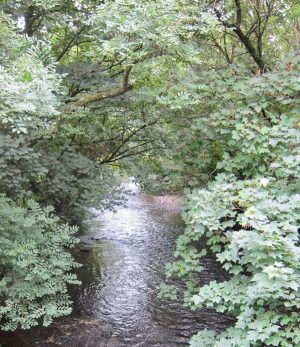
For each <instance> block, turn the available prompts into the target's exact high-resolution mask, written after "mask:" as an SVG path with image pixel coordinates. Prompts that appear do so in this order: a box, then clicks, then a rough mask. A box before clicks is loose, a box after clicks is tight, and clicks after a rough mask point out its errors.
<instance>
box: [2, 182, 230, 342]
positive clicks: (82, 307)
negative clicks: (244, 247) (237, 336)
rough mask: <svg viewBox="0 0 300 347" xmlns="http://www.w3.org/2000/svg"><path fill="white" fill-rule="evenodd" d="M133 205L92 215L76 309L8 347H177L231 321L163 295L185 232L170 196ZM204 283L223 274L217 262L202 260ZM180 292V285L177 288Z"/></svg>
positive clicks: (80, 256)
mask: <svg viewBox="0 0 300 347" xmlns="http://www.w3.org/2000/svg"><path fill="white" fill-rule="evenodd" d="M127 188H131V189H132V190H133V191H134V192H135V194H136V195H134V196H128V202H127V207H124V206H121V207H118V208H117V211H116V213H114V212H109V211H107V212H101V211H97V209H94V210H93V213H94V216H93V218H91V219H90V220H87V221H86V223H85V224H86V228H85V230H86V231H85V233H84V234H83V235H82V236H81V245H80V249H79V250H78V251H77V252H75V257H76V259H77V260H78V261H79V262H81V263H82V264H83V265H84V266H83V267H82V268H81V269H79V270H78V276H79V278H80V280H81V281H82V282H83V284H82V286H80V287H78V288H77V289H76V290H73V294H72V296H73V299H74V312H73V314H72V316H71V317H67V318H62V319H59V320H58V321H57V322H56V323H55V324H54V325H53V326H52V327H51V328H36V329H31V330H30V331H28V332H22V333H12V334H9V335H5V336H1V340H0V341H1V343H2V346H6V347H18V346H66V347H67V346H72V347H75V346H76V347H88V346H90V347H102V346H103V347H104V346H106V347H128V346H130V347H152V346H153V347H154V346H163V347H176V346H186V345H188V341H189V339H190V337H191V335H192V334H194V333H195V332H197V331H199V330H200V329H204V328H208V329H214V330H218V331H219V330H222V329H224V328H225V327H226V326H227V325H228V323H229V322H230V319H229V318H227V317H226V316H222V315H219V314H216V313H215V312H214V311H213V310H201V311H198V312H191V311H190V310H188V309H185V308H183V306H182V301H181V300H180V299H178V300H176V301H169V300H165V299H159V298H158V296H157V295H158V292H159V286H160V283H161V282H162V281H163V280H164V268H165V264H166V263H167V262H168V261H171V260H172V259H173V257H172V254H173V252H174V249H175V241H176V238H177V236H178V235H179V234H180V233H181V232H182V230H183V227H184V226H183V222H182V220H181V218H180V213H179V210H178V208H176V204H174V201H173V199H174V198H172V197H169V198H167V199H166V198H161V199H160V198H157V197H154V196H150V195H145V194H142V193H140V192H139V190H138V188H137V187H136V186H135V185H134V184H130V185H129V186H128V187H127ZM204 264H205V271H204V274H203V275H202V277H203V281H204V282H207V281H208V280H211V279H219V280H222V279H224V278H225V277H224V276H225V274H224V272H223V271H221V269H220V268H219V267H218V266H217V264H216V262H214V260H213V259H211V258H209V257H208V258H206V259H205V260H204ZM178 285H179V287H180V286H181V284H180V283H178Z"/></svg>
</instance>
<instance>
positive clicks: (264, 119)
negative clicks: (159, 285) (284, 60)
mask: <svg viewBox="0 0 300 347" xmlns="http://www.w3.org/2000/svg"><path fill="white" fill-rule="evenodd" d="M297 63H298V62H297V61H296V64H297ZM296 64H295V68H294V69H293V70H292V71H287V70H286V69H284V68H283V69H281V70H279V71H277V72H273V73H267V74H265V75H263V76H259V77H252V78H242V79H241V80H240V81H238V80H239V78H240V77H238V78H237V77H236V76H231V77H227V80H225V82H224V86H222V88H224V89H223V91H224V92H223V93H222V94H219V95H218V100H219V103H220V106H221V107H222V108H220V109H216V110H215V112H214V113H212V114H211V115H210V117H211V118H210V122H211V124H213V126H214V129H215V130H214V131H215V132H216V134H218V133H226V136H227V138H228V151H225V153H224V156H223V160H221V161H220V162H219V163H218V165H217V168H218V172H219V174H218V175H217V176H216V178H215V180H214V181H213V182H211V183H210V184H209V185H208V186H207V188H205V189H200V190H194V191H192V193H191V194H190V195H189V196H188V199H187V202H186V211H185V213H184V219H185V221H186V223H187V228H186V231H185V233H184V235H182V236H181V237H180V238H179V240H178V243H177V251H176V256H178V257H179V260H178V261H177V262H175V263H173V264H170V265H169V266H168V274H169V275H173V274H177V275H179V276H181V277H182V276H185V277H186V278H187V282H188V283H195V281H197V275H196V273H197V272H201V271H202V268H201V266H200V264H201V256H202V255H201V252H202V251H203V250H199V249H197V247H195V241H197V240H200V239H201V240H203V237H204V236H205V237H206V239H207V242H206V247H207V248H210V250H212V251H213V252H214V253H215V254H216V258H217V260H218V261H219V262H220V264H221V265H222V266H223V268H225V269H226V270H227V271H228V272H229V274H230V275H231V277H230V279H229V280H227V281H225V282H221V283H217V282H216V281H211V282H210V283H208V284H206V285H204V286H201V285H200V284H198V286H197V285H196V286H195V285H193V286H188V287H187V288H188V289H187V293H186V300H187V302H188V304H189V305H190V306H191V307H192V308H194V309H197V308H201V307H212V308H215V309H216V310H217V311H218V312H227V313H230V314H232V315H233V316H235V317H236V323H235V325H234V326H232V327H231V328H229V329H227V330H225V331H224V332H222V333H220V334H216V333H214V332H210V331H201V332H199V333H198V335H196V336H194V338H193V339H192V342H191V346H193V347H200V346H201V347H203V346H210V347H212V346H236V347H241V346H242V347H248V346H249V347H250V346H285V347H292V346H293V347H294V346H300V330H299V323H300V318H299V314H298V313H299V308H300V295H299V288H300V275H299V270H300V267H299V260H300V259H299V254H300V249H299V233H298V225H299V210H300V195H299V178H300V151H299V147H298V144H299V140H300V131H299V123H298V120H299V118H298V112H299V79H298V78H297V74H298V69H299V65H296ZM233 82H234V83H233ZM221 84H222V83H221ZM226 84H227V86H228V85H229V86H233V85H234V87H233V88H228V87H226ZM182 269H183V270H182Z"/></svg>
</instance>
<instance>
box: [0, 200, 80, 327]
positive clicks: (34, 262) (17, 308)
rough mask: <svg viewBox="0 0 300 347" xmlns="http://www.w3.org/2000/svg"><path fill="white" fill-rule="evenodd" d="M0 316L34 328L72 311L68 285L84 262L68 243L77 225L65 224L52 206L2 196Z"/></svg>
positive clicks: (4, 324)
mask: <svg viewBox="0 0 300 347" xmlns="http://www.w3.org/2000/svg"><path fill="white" fill-rule="evenodd" d="M0 206H1V208H0V273H1V275H0V276H1V277H0V295H1V306H0V320H1V322H2V324H1V327H2V329H4V330H15V329H17V328H19V327H20V328H22V329H28V328H30V327H31V326H34V325H37V324H38V323H39V322H40V321H42V323H43V325H44V326H47V325H49V324H50V323H51V322H52V320H53V319H54V318H56V317H60V316H63V315H66V314H69V313H70V312H71V301H70V298H69V295H68V292H67V285H68V284H78V283H79V281H78V280H77V279H76V275H75V274H73V273H72V272H71V271H72V269H74V268H76V267H78V266H79V264H77V263H76V262H74V261H73V259H72V256H71V255H70V254H69V253H68V252H67V251H66V247H68V248H70V247H73V246H74V245H75V244H76V243H77V239H76V238H75V237H74V234H75V233H76V232H77V228H75V227H70V226H68V225H64V224H61V223H60V222H59V219H58V217H55V216H54V215H53V208H52V207H45V208H42V207H41V206H39V205H38V204H37V203H35V202H34V201H28V203H27V205H26V207H20V206H17V205H16V204H15V203H14V202H13V201H11V200H10V199H7V198H4V197H3V196H2V197H1V198H0Z"/></svg>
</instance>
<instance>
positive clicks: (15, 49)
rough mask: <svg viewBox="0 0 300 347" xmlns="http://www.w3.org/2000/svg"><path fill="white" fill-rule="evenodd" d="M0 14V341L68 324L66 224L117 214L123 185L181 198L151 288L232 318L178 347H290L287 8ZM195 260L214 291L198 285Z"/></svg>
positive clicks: (74, 8)
mask: <svg viewBox="0 0 300 347" xmlns="http://www.w3.org/2000/svg"><path fill="white" fill-rule="evenodd" d="M0 10H1V11H3V13H2V14H1V15H0V16H1V17H0V168H1V173H0V193H1V198H0V207H1V209H0V210H1V212H0V214H1V222H0V241H1V242H0V245H1V246H0V296H1V299H0V320H1V326H2V328H3V329H7V330H14V329H16V328H18V327H21V328H29V327H30V326H33V325H36V324H38V323H39V322H42V323H43V324H44V325H48V324H50V323H51V321H52V319H53V318H55V317H58V316H61V315H64V314H68V313H69V312H70V300H69V297H68V293H67V286H68V284H74V283H77V280H76V277H75V276H74V274H73V273H72V269H73V268H76V267H77V266H78V264H76V263H75V262H74V261H73V260H72V257H71V256H70V254H69V253H68V251H67V248H69V247H72V246H74V245H75V244H76V242H77V241H76V237H75V236H76V232H77V229H76V228H74V227H70V226H69V225H67V224H65V223H66V222H68V223H69V224H72V223H74V222H75V221H77V222H78V221H80V220H81V219H82V217H83V215H84V211H85V210H86V207H88V206H90V205H93V204H97V206H101V207H102V208H113V206H114V204H119V203H122V194H121V191H120V188H119V187H118V185H117V184H116V177H117V176H118V175H119V173H120V172H121V173H123V172H125V173H126V174H127V175H131V176H134V177H135V178H136V180H137V181H138V182H139V183H140V184H141V185H142V186H144V188H145V189H148V190H152V191H168V192H169V191H180V192H182V191H183V189H184V188H189V193H187V199H186V203H185V207H184V214H183V216H184V220H185V222H186V225H187V227H186V230H185V232H184V234H183V235H182V236H180V237H179V239H178V242H177V250H176V253H175V255H176V257H177V259H176V261H175V262H174V263H172V264H168V266H167V275H168V276H180V277H182V278H184V279H185V280H186V283H187V290H186V293H185V298H184V299H185V304H186V305H189V306H190V307H191V308H193V309H199V308H201V307H212V308H215V309H216V310H217V311H218V312H227V313H229V314H231V315H232V316H233V317H235V318H236V322H235V324H234V325H233V326H232V327H231V328H229V329H228V330H226V331H224V332H222V333H220V334H219V335H216V333H215V332H212V331H202V332H199V334H198V335H196V336H195V337H194V338H193V339H192V341H191V345H192V346H194V347H196V346H197V347H200V346H201V347H202V346H221V345H222V346H245V347H247V346H300V341H299V335H300V332H299V318H298V312H299V305H300V302H299V286H300V278H299V232H298V223H299V174H300V173H299V167H300V165H299V164H300V163H299V160H300V159H299V156H300V153H299V147H298V144H299V137H300V135H299V110H300V107H299V93H300V84H299V72H300V58H299V39H300V23H299V16H300V7H299V4H298V2H297V1H293V0H282V1H277V0H264V1H248V0H247V1H239V0H230V1H188V0H186V1H185V0H167V1H166V0H164V1H146V2H142V1H131V0H115V1H94V0H76V1H75V0H51V1H44V0H35V1H27V0H19V1H10V0H4V1H2V2H1V4H0ZM207 252H212V253H213V254H214V255H215V257H216V259H217V261H219V262H220V264H221V266H223V267H224V268H225V269H226V270H227V271H228V280H227V281H225V282H222V283H216V282H214V281H212V282H210V283H208V284H206V285H204V286H202V285H201V281H200V280H199V278H201V276H199V272H200V273H201V271H202V269H203V268H202V266H203V265H202V263H201V258H202V257H203V256H205V254H206V253H207ZM24 269H26V271H25V270H24ZM164 289H165V291H166V292H167V294H166V295H169V296H171V297H172V296H173V293H171V294H170V293H168V290H167V289H168V287H167V286H164ZM171 289H172V290H173V289H174V288H171Z"/></svg>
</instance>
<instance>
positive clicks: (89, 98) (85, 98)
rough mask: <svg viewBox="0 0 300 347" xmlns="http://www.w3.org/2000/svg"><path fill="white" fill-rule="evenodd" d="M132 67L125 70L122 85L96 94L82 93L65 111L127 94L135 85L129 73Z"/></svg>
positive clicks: (70, 111)
mask: <svg viewBox="0 0 300 347" xmlns="http://www.w3.org/2000/svg"><path fill="white" fill-rule="evenodd" d="M131 69H132V66H129V67H127V68H126V69H125V70H124V76H123V84H122V86H121V87H117V88H113V89H110V90H107V91H104V92H98V93H95V94H85V95H82V96H81V97H80V98H79V99H78V100H77V101H74V102H72V103H71V104H69V105H68V106H67V108H66V110H65V111H64V113H65V114H68V113H72V112H73V111H75V110H76V109H77V108H78V107H82V106H86V105H88V104H90V103H92V102H96V101H101V100H105V99H111V98H115V97H116V96H120V95H122V94H125V93H126V92H128V91H129V90H131V89H132V87H133V86H132V85H130V84H129V75H130V72H131Z"/></svg>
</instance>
